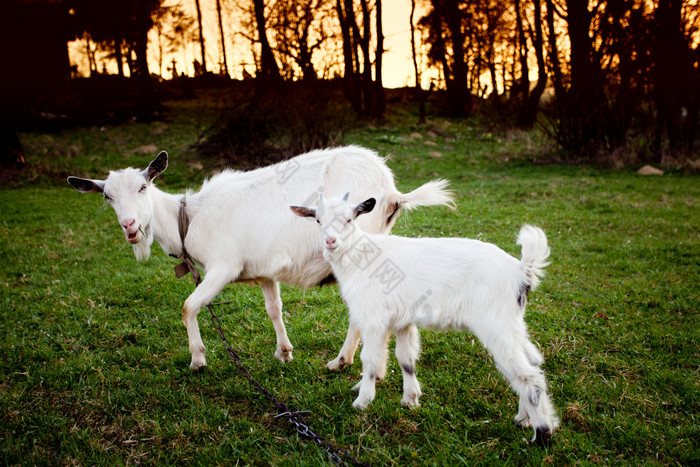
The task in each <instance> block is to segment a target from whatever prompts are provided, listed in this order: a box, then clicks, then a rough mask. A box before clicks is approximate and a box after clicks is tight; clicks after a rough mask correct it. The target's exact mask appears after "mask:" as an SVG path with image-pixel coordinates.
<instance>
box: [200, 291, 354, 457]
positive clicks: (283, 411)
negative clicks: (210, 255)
mask: <svg viewBox="0 0 700 467" xmlns="http://www.w3.org/2000/svg"><path fill="white" fill-rule="evenodd" d="M207 308H209V314H211V319H212V323H213V324H214V329H216V332H217V333H218V334H219V337H220V338H221V341H222V342H223V344H224V348H225V349H226V353H228V355H229V357H231V360H233V362H234V363H235V364H236V368H238V373H239V374H240V375H241V376H243V377H244V378H245V379H247V380H248V383H250V385H251V386H252V387H253V388H254V389H256V390H257V391H258V392H259V393H261V394H262V395H263V396H265V398H267V400H269V401H270V402H271V403H272V405H274V406H275V408H276V409H277V415H275V418H284V419H286V420H287V421H289V423H290V424H292V425H293V426H294V428H295V429H296V432H297V433H298V434H299V436H301V437H302V438H305V439H308V440H311V441H313V442H314V443H316V444H317V445H318V446H319V447H321V448H325V449H326V454H328V457H329V458H330V459H331V461H333V463H334V464H338V465H339V464H350V465H356V466H366V465H367V464H364V463H362V462H360V461H358V460H357V459H355V458H354V457H352V456H351V455H350V454H349V453H348V452H347V451H346V450H344V449H342V448H338V447H335V446H333V445H332V444H330V443H329V442H328V441H326V439H325V438H324V437H323V436H319V435H317V434H316V433H314V432H313V431H312V430H311V428H310V427H309V425H308V424H307V423H306V420H305V419H304V417H303V416H302V414H303V413H309V411H299V412H292V411H290V410H289V407H288V406H287V404H285V403H284V402H281V401H280V400H279V399H277V398H276V397H275V396H274V395H273V394H272V393H271V392H270V391H268V390H267V389H266V388H265V387H264V386H263V385H262V384H260V382H259V381H258V380H256V379H255V378H253V377H252V376H251V375H250V372H249V371H248V369H247V368H246V367H245V366H243V363H242V362H241V359H240V357H239V356H238V353H237V352H236V351H235V350H233V348H232V347H231V342H229V340H228V339H227V338H226V335H225V334H224V331H223V329H222V327H221V320H219V317H218V316H216V313H214V307H213V306H212V305H207Z"/></svg>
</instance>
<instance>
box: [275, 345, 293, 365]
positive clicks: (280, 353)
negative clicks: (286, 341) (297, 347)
mask: <svg viewBox="0 0 700 467" xmlns="http://www.w3.org/2000/svg"><path fill="white" fill-rule="evenodd" d="M292 350H293V347H291V346H290V347H287V346H282V347H280V348H279V349H277V351H276V352H275V358H276V359H277V360H279V361H280V362H283V363H287V362H291V361H292V360H294V356H293V355H292Z"/></svg>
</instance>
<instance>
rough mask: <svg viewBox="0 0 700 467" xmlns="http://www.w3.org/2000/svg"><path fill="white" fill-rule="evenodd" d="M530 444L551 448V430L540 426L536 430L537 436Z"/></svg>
mask: <svg viewBox="0 0 700 467" xmlns="http://www.w3.org/2000/svg"><path fill="white" fill-rule="evenodd" d="M530 444H532V445H535V446H540V447H549V445H551V444H552V432H551V430H550V429H549V428H547V427H544V426H540V427H537V428H536V429H535V436H534V437H533V438H532V440H531V441H530Z"/></svg>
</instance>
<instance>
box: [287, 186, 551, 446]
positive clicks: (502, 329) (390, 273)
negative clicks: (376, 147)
mask: <svg viewBox="0 0 700 467" xmlns="http://www.w3.org/2000/svg"><path fill="white" fill-rule="evenodd" d="M373 206H374V200H367V201H366V202H364V203H361V204H359V205H357V206H355V205H352V204H351V203H350V202H348V201H346V200H337V199H333V200H324V199H321V201H320V203H319V205H318V209H317V210H314V209H313V208H298V207H292V210H293V211H294V212H296V213H297V214H298V215H300V216H305V217H315V218H316V220H317V222H318V223H319V225H320V227H321V230H322V232H323V234H324V237H325V247H326V249H325V251H324V256H325V258H326V259H327V260H328V261H329V262H330V264H331V267H332V269H333V273H334V275H335V277H336V279H337V280H338V283H339V285H340V288H341V291H342V293H343V296H344V298H345V300H346V302H347V304H348V307H349V310H350V325H351V326H352V327H356V328H357V329H360V331H361V334H362V342H363V348H362V352H361V353H360V358H361V359H362V371H363V375H362V380H361V381H360V383H359V384H358V385H357V386H355V388H353V389H356V390H359V395H358V397H357V399H356V400H355V401H354V403H353V406H354V407H356V408H358V409H364V408H366V407H367V405H368V404H369V403H370V402H371V401H372V400H373V399H374V396H375V383H376V381H378V380H380V379H382V378H383V377H384V376H385V373H386V359H387V350H386V342H387V339H388V337H389V335H390V333H394V334H395V335H396V358H397V359H398V361H399V364H400V366H401V369H402V372H403V382H404V393H403V398H402V400H401V403H402V404H403V405H407V406H417V405H419V404H418V398H419V397H420V395H421V388H420V384H419V382H418V380H417V379H416V376H415V368H416V366H415V365H416V360H417V359H418V355H419V351H420V344H419V334H418V330H417V327H416V326H422V327H429V328H439V329H468V330H471V331H472V332H473V333H474V334H475V335H476V336H477V337H478V338H479V340H480V341H481V342H482V343H483V345H484V346H485V347H486V349H487V350H488V351H489V352H490V353H491V354H492V355H493V359H494V361H495V363H496V366H497V367H498V369H499V370H500V371H501V373H502V374H503V375H504V376H505V378H506V379H507V380H508V381H509V382H510V385H511V387H512V388H513V389H514V390H515V391H516V392H517V393H518V395H519V396H520V409H519V412H518V415H517V417H516V421H517V422H519V423H520V424H522V425H524V426H530V425H531V426H533V427H534V428H535V430H536V431H535V437H533V441H534V440H535V438H538V437H543V438H545V439H544V440H543V442H547V440H548V439H549V436H550V435H551V433H552V432H553V431H554V429H555V428H556V427H557V425H558V421H557V417H556V415H555V412H554V408H553V406H552V403H551V401H550V399H549V396H548V394H547V384H546V381H545V376H544V373H543V372H542V370H541V368H540V366H541V365H542V363H543V358H542V355H541V354H540V352H539V350H538V349H537V347H535V345H533V344H532V343H531V342H530V340H529V338H528V332H527V327H526V324H525V321H524V315H525V301H526V296H527V292H528V291H529V290H531V289H534V288H535V287H536V286H537V284H538V283H539V277H540V276H542V275H543V269H544V267H545V266H546V265H547V264H548V263H547V262H546V259H547V257H548V256H549V247H548V246H547V238H546V237H545V234H544V232H543V231H542V230H541V229H539V228H537V227H532V226H529V225H525V226H524V227H522V229H521V230H520V234H519V236H518V244H520V245H522V259H521V260H520V261H518V260H517V259H515V258H513V257H512V256H510V255H508V254H507V253H505V252H504V251H503V250H501V249H500V248H498V247H497V246H495V245H493V244H489V243H484V242H481V241H478V240H470V239H462V238H417V239H414V238H405V237H398V236H394V235H373V234H369V233H366V232H365V231H364V230H363V228H362V226H361V222H360V221H361V219H362V216H360V217H358V216H359V215H360V214H363V213H366V212H369V211H371V210H372V208H373ZM358 248H359V249H361V250H362V251H359V252H358ZM367 251H370V253H369V254H370V255H371V256H372V257H373V258H374V259H373V260H372V261H371V262H369V261H362V260H361V259H362V258H363V255H366V254H367V253H366V252H367ZM358 258H360V260H358Z"/></svg>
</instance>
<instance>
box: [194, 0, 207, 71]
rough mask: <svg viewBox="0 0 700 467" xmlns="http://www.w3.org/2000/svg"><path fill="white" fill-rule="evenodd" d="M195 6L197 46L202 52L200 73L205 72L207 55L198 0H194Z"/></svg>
mask: <svg viewBox="0 0 700 467" xmlns="http://www.w3.org/2000/svg"><path fill="white" fill-rule="evenodd" d="M194 4H195V6H196V7H197V25H198V26H199V48H200V50H201V52H202V73H206V72H207V57H206V53H205V51H204V33H203V31H202V10H201V8H200V7H199V0H194Z"/></svg>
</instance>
